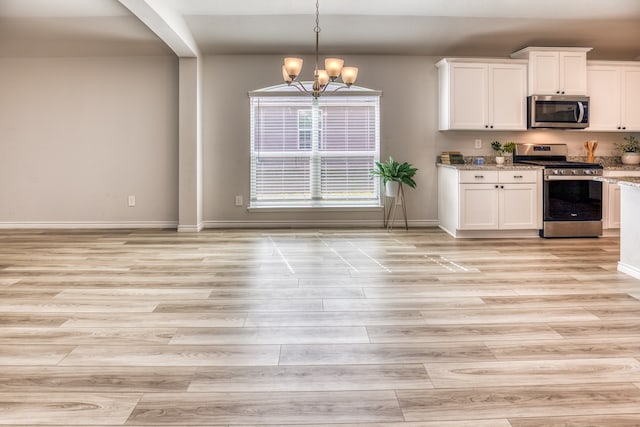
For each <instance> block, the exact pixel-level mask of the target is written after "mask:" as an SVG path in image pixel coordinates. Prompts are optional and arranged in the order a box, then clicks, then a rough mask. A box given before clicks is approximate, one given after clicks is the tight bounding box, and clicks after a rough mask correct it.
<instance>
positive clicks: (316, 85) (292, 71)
mask: <svg viewBox="0 0 640 427" xmlns="http://www.w3.org/2000/svg"><path fill="white" fill-rule="evenodd" d="M313 31H314V32H315V33H316V51H315V59H316V63H315V69H314V73H313V83H312V87H311V89H309V88H307V87H305V85H304V84H303V83H302V82H301V81H300V80H299V79H298V77H299V76H300V72H301V71H302V62H303V61H302V58H284V65H283V66H282V78H283V79H284V81H285V82H286V83H287V84H288V85H289V86H294V87H296V88H297V89H298V90H300V92H303V93H305V94H308V95H311V96H313V97H314V98H318V97H320V96H321V95H322V94H323V93H325V91H326V90H327V88H328V87H329V83H330V82H331V83H333V82H335V81H336V80H337V79H338V77H342V82H343V84H338V87H337V88H336V89H334V90H333V91H332V92H335V91H337V90H340V89H344V88H349V87H351V85H353V84H354V83H355V81H356V78H357V77H358V69H357V68H356V67H344V61H343V60H342V59H339V58H327V59H325V60H324V70H321V69H319V68H318V48H319V44H320V6H319V0H316V26H315V27H314V29H313Z"/></svg>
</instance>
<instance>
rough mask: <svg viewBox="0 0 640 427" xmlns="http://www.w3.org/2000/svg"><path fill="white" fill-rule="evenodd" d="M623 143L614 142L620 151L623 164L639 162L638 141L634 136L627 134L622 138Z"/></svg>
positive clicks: (639, 144) (639, 150)
mask: <svg viewBox="0 0 640 427" xmlns="http://www.w3.org/2000/svg"><path fill="white" fill-rule="evenodd" d="M624 140H625V141H627V142H625V143H622V144H616V147H618V149H619V150H620V151H622V155H621V156H620V158H621V160H622V164H623V165H638V164H640V141H638V140H637V139H636V137H635V136H633V135H629V136H628V137H626V138H625V139H624Z"/></svg>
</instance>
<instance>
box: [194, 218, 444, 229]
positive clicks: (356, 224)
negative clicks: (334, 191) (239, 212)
mask: <svg viewBox="0 0 640 427" xmlns="http://www.w3.org/2000/svg"><path fill="white" fill-rule="evenodd" d="M408 223H409V228H427V227H437V226H438V221H436V220H413V221H408ZM310 227H317V228H331V227H335V228H382V227H384V223H383V222H382V221H381V220H380V221H378V220H375V221H374V220H369V221H363V220H349V221H340V220H337V221H312V220H310V221H301V220H296V221H290V220H282V221H205V222H204V228H310ZM393 228H394V229H400V228H402V229H404V221H399V220H396V221H394V222H393Z"/></svg>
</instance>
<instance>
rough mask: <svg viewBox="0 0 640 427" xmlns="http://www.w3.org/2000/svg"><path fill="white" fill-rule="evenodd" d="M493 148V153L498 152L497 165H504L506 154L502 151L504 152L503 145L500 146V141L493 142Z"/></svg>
mask: <svg viewBox="0 0 640 427" xmlns="http://www.w3.org/2000/svg"><path fill="white" fill-rule="evenodd" d="M491 148H493V151H495V152H496V164H497V165H503V164H504V154H503V153H502V151H503V150H504V148H503V147H502V144H500V141H493V142H492V143H491Z"/></svg>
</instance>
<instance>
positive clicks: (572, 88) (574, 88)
mask: <svg viewBox="0 0 640 427" xmlns="http://www.w3.org/2000/svg"><path fill="white" fill-rule="evenodd" d="M559 65H560V68H559V73H560V81H559V88H560V93H561V94H566V95H586V94H587V54H586V53H583V52H560V53H559Z"/></svg>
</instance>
